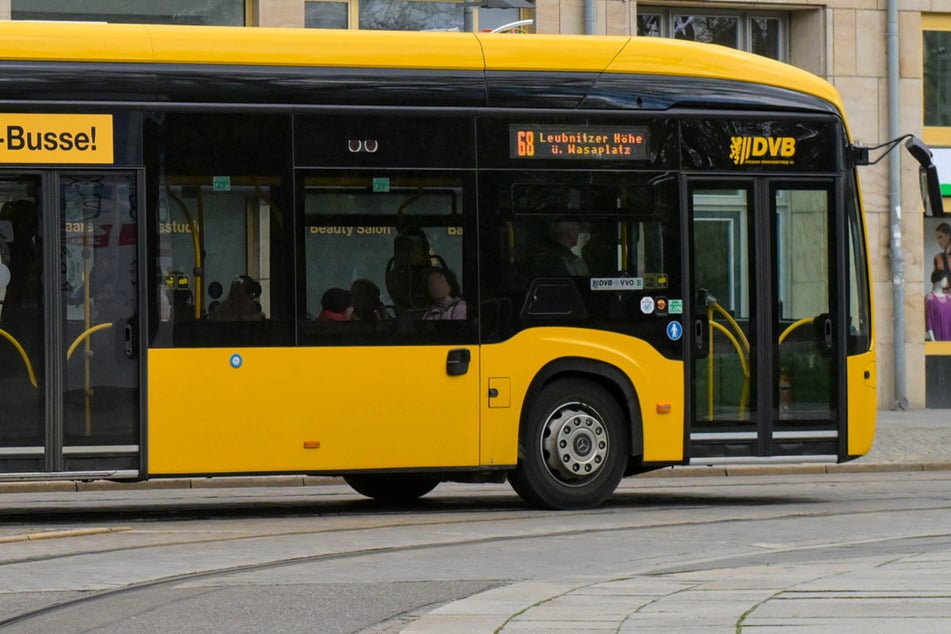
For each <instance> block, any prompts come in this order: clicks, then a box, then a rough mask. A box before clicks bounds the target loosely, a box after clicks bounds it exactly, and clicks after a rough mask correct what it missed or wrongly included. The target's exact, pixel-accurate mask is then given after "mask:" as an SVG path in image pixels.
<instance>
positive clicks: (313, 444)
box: [304, 440, 320, 449]
mask: <svg viewBox="0 0 951 634" xmlns="http://www.w3.org/2000/svg"><path fill="white" fill-rule="evenodd" d="M304 449H320V441H319V440H305V441H304Z"/></svg>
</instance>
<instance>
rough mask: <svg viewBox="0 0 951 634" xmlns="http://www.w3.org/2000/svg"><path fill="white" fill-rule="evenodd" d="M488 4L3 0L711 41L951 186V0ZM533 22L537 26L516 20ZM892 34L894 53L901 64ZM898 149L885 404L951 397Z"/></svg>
mask: <svg viewBox="0 0 951 634" xmlns="http://www.w3.org/2000/svg"><path fill="white" fill-rule="evenodd" d="M891 3H894V4H891ZM482 5H484V6H483V7H479V6H475V5H472V4H470V5H469V6H465V5H464V4H463V3H461V2H447V1H438V0H162V1H161V2H155V3H130V2H128V1H127V0H68V1H67V0H0V19H14V20H21V19H44V20H50V19H52V20H92V21H116V22H148V23H181V24H207V25H212V24H215V25H222V24H223V25H234V26H252V27H253V26H263V27H302V26H308V27H318V28H348V29H358V28H365V29H366V28H369V29H381V28H382V29H400V30H467V29H475V30H491V29H494V28H498V27H502V26H503V25H512V26H511V27H510V28H511V29H513V30H522V31H535V32H538V33H572V34H578V33H586V34H608V35H644V36H659V37H678V38H684V39H695V40H702V41H711V42H716V43H720V44H724V45H727V46H733V47H736V48H741V49H744V50H750V51H753V52H756V53H758V54H762V55H767V56H769V57H774V58H777V59H781V60H783V61H787V62H789V63H791V64H794V65H796V66H799V67H801V68H804V69H806V70H809V71H811V72H813V73H815V74H817V75H820V76H822V77H825V78H826V79H828V80H829V81H830V82H832V83H833V84H834V85H835V86H836V88H838V90H839V91H840V93H841V94H842V97H843V100H844V103H845V104H846V114H847V115H848V117H849V120H850V125H851V132H852V135H853V137H854V138H855V139H856V141H858V142H860V143H862V144H864V145H869V146H875V145H878V144H881V143H884V142H885V141H888V140H889V139H890V138H893V137H895V136H899V135H901V134H906V133H913V134H916V135H918V136H920V137H922V138H923V139H924V140H925V141H926V142H927V143H928V144H929V145H931V146H932V147H933V148H935V149H936V158H937V162H938V164H939V173H940V175H941V177H942V178H941V180H942V182H943V183H949V185H948V187H947V188H946V189H945V191H944V193H945V195H951V64H949V63H947V62H949V61H951V0H903V1H902V2H901V3H899V2H898V0H825V1H824V2H821V3H816V2H813V1H812V0H788V1H782V2H781V1H770V0H762V1H757V2H750V1H747V0H741V1H733V2H715V1H696V2H678V3H676V4H671V3H665V2H660V1H659V2H635V1H633V0H631V1H629V0H536V2H535V3H534V6H532V5H529V4H528V3H527V2H525V1H524V0H508V1H506V0H483V2H482ZM498 5H502V6H501V7H500V6H498ZM489 7H491V8H489ZM529 7H531V8H529ZM528 20H530V21H531V24H528V25H524V24H518V25H514V23H516V22H518V21H528ZM892 45H894V46H896V47H897V49H896V50H897V55H893V56H892V57H891V60H892V61H891V63H890V56H889V52H890V50H892V49H891V48H890V47H891V46H892ZM890 99H892V101H891V102H890ZM946 102H947V104H946ZM945 148H947V149H945ZM876 155H877V153H876V152H873V153H872V156H873V158H876ZM896 155H897V156H898V157H899V158H898V159H892V158H891V157H885V158H883V160H882V161H880V162H878V163H877V164H875V165H871V166H868V167H863V168H860V169H861V172H860V179H861V183H862V195H863V199H864V203H865V208H866V211H867V214H868V223H869V224H868V226H869V241H870V246H871V259H872V267H873V270H872V274H873V280H874V287H873V292H874V297H875V301H876V313H875V315H874V318H875V336H876V340H877V343H878V351H879V365H878V387H879V407H881V408H893V407H896V406H899V407H910V408H921V407H951V396H948V397H945V396H944V395H943V394H942V392H941V390H940V383H941V377H942V375H943V374H944V373H947V374H948V375H949V377H951V341H949V342H942V341H927V342H926V336H927V333H926V327H925V305H926V302H925V297H926V295H927V294H928V293H929V292H930V291H931V290H932V283H931V278H932V269H933V267H934V266H935V264H934V262H935V255H936V254H937V253H938V251H939V246H938V243H937V242H936V230H938V229H939V228H941V223H943V222H945V220H944V219H940V218H926V217H924V215H923V211H922V203H921V198H920V195H919V189H918V174H917V170H918V167H917V163H916V162H915V161H914V160H913V159H912V158H911V157H910V156H908V155H907V153H904V152H900V153H899V152H897V151H896ZM896 160H897V163H895V161H896ZM948 203H951V200H948ZM948 203H946V204H948ZM948 206H949V207H951V204H948ZM896 307H897V308H898V310H896ZM946 362H947V363H946ZM945 366H947V368H946V367H945ZM949 393H951V390H949Z"/></svg>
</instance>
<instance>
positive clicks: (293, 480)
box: [0, 462, 951, 495]
mask: <svg viewBox="0 0 951 634" xmlns="http://www.w3.org/2000/svg"><path fill="white" fill-rule="evenodd" d="M902 471H911V472H915V471H951V462H912V463H902V462H894V463H890V462H883V463H875V464H862V463H861V462H846V463H842V464H808V463H807V464H798V465H785V464H784V465H738V466H728V467H719V466H717V467H701V466H676V467H663V468H661V469H657V470H655V471H649V472H647V473H642V474H640V475H638V476H635V477H637V478H715V477H720V478H723V477H742V476H765V475H796V474H805V475H820V474H824V473H829V474H834V473H889V472H902ZM335 484H344V481H343V478H339V477H335V476H227V477H202V478H169V479H155V480H142V481H138V482H127V481H114V480H92V481H86V480H28V481H17V482H0V495H2V494H4V493H73V492H80V491H134V490H150V491H151V490H172V489H238V488H252V487H264V488H268V487H280V488H287V487H319V486H329V485H335Z"/></svg>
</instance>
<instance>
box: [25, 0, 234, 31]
mask: <svg viewBox="0 0 951 634" xmlns="http://www.w3.org/2000/svg"><path fill="white" fill-rule="evenodd" d="M10 17H11V18H12V19H14V20H61V21H86V22H88V21H101V22H122V23H131V24H201V25H223V26H244V25H245V18H246V14H245V0H164V1H163V2H121V1H119V0H70V2H63V0H11V2H10Z"/></svg>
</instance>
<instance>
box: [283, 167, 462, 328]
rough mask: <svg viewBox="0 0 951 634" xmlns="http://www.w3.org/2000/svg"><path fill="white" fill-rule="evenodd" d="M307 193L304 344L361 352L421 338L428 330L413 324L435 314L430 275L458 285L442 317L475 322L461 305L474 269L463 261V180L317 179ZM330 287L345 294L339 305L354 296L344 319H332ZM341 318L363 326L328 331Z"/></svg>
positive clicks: (311, 180) (311, 179) (306, 187)
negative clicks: (398, 336) (396, 338)
mask: <svg viewBox="0 0 951 634" xmlns="http://www.w3.org/2000/svg"><path fill="white" fill-rule="evenodd" d="M304 190H305V193H304V216H305V221H304V226H303V234H304V235H303V252H304V261H305V264H304V266H305V275H304V282H303V290H302V293H303V294H302V302H301V303H302V305H303V309H304V312H305V319H304V320H303V322H302V325H301V338H302V339H301V340H302V342H303V343H306V342H307V341H308V340H313V337H315V336H316V337H318V338H319V342H320V343H334V342H336V343H341V344H345V343H351V344H361V343H368V342H371V341H382V339H380V337H384V338H386V336H387V335H390V334H394V333H398V332H399V333H402V336H412V334H411V333H417V334H418V333H419V332H420V331H421V328H423V326H422V325H420V324H418V323H415V322H420V321H423V320H424V317H430V316H433V315H436V314H438V313H437V312H436V311H430V309H431V306H432V303H433V300H432V298H431V296H430V290H431V289H430V288H429V287H428V285H427V278H428V275H429V273H430V272H431V270H433V269H436V270H438V271H441V272H442V278H443V279H448V280H451V283H450V285H449V286H450V291H449V296H448V298H447V299H446V300H445V301H446V302H450V301H451V302H453V306H452V310H448V311H442V313H441V314H442V315H443V316H446V317H447V318H449V317H456V318H461V317H466V318H467V317H468V314H469V312H471V310H465V308H463V307H464V306H467V304H463V303H462V302H466V300H467V299H469V298H468V297H467V292H466V291H467V289H468V288H469V285H468V283H467V282H468V280H467V278H466V276H467V275H469V274H470V271H469V270H468V268H467V267H466V266H465V265H464V257H463V253H464V248H463V245H464V231H463V225H464V215H463V206H464V190H463V185H462V181H461V179H460V178H458V177H455V176H434V177H431V176H418V175H417V176H389V175H380V174H373V175H348V176H344V177H341V176H328V177H324V176H314V177H309V178H305V179H304ZM472 273H474V271H473V272H472ZM330 289H338V290H337V291H335V292H334V293H335V294H336V296H338V297H342V295H341V294H340V292H339V291H340V290H342V291H346V292H348V293H349V294H350V301H351V308H352V312H351V313H350V315H348V318H347V319H341V318H338V317H334V318H328V313H327V312H326V311H327V306H326V304H327V303H328V302H329V299H330V298H329V296H328V295H327V293H328V290H330ZM332 294H333V293H332ZM368 299H369V302H370V303H371V304H372V305H371V306H367V302H368ZM330 312H331V313H336V312H337V311H330ZM322 313H323V315H324V317H323V318H322V317H321V315H322ZM341 320H345V321H353V322H363V323H361V324H349V325H348V327H345V328H341V327H340V326H339V325H330V324H326V323H321V322H326V321H341ZM461 321H465V319H462V320H461ZM439 328H440V329H441V330H445V329H446V328H450V329H452V328H453V327H452V326H440V327H439ZM323 333H334V341H332V342H328V341H326V339H321V338H320V337H321V335H322V334H323ZM339 335H343V337H344V338H343V339H341V338H339ZM348 336H351V337H352V339H351V338H347V337H348ZM387 340H389V339H387ZM313 342H314V343H317V342H318V340H313Z"/></svg>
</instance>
